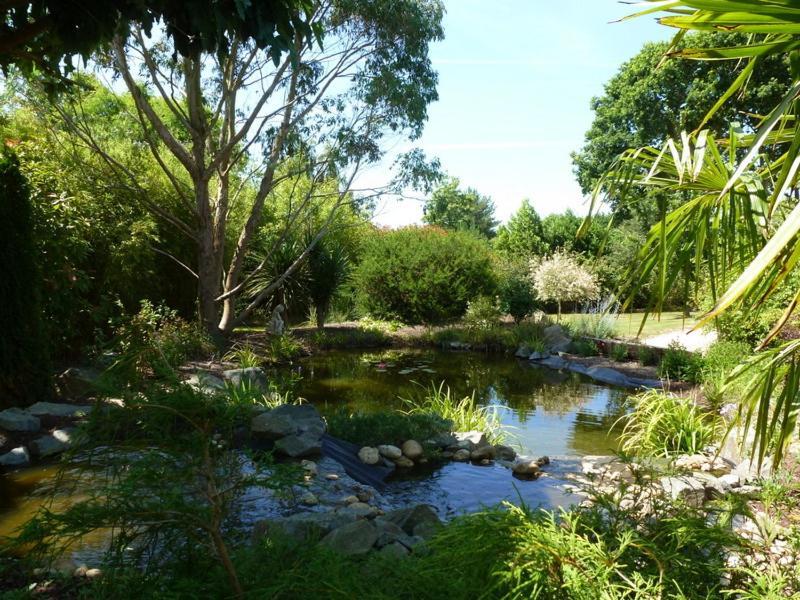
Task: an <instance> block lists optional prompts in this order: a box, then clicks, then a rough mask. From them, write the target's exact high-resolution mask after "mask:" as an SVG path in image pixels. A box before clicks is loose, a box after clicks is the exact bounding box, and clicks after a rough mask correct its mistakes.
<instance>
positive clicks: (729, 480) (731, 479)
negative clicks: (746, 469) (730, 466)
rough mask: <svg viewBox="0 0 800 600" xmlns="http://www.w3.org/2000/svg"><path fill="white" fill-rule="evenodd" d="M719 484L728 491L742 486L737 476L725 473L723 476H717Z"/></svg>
mask: <svg viewBox="0 0 800 600" xmlns="http://www.w3.org/2000/svg"><path fill="white" fill-rule="evenodd" d="M719 480H720V483H722V485H723V486H725V487H726V488H727V489H728V490H732V489H735V488H738V487H739V486H740V485H742V482H741V481H740V480H739V475H737V474H736V473H725V474H724V475H720V476H719Z"/></svg>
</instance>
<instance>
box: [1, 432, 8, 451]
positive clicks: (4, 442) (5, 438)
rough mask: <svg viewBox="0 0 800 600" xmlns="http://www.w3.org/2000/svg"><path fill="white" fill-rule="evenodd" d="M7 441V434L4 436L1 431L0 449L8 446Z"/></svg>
mask: <svg viewBox="0 0 800 600" xmlns="http://www.w3.org/2000/svg"><path fill="white" fill-rule="evenodd" d="M8 442H9V439H8V436H5V435H3V434H2V433H0V450H2V449H3V448H5V447H6V446H8Z"/></svg>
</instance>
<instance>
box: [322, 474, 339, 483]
mask: <svg viewBox="0 0 800 600" xmlns="http://www.w3.org/2000/svg"><path fill="white" fill-rule="evenodd" d="M325 479H327V480H328V481H336V480H337V479H339V476H338V475H337V474H336V473H325Z"/></svg>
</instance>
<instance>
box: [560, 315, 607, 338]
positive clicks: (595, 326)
mask: <svg viewBox="0 0 800 600" xmlns="http://www.w3.org/2000/svg"><path fill="white" fill-rule="evenodd" d="M616 318H617V316H616V315H615V314H612V313H606V312H598V313H585V314H582V315H580V316H579V317H578V318H577V319H574V320H572V321H570V322H569V323H568V324H567V328H568V329H569V330H570V332H571V333H572V335H575V336H587V337H593V338H598V339H613V338H615V337H617V331H616Z"/></svg>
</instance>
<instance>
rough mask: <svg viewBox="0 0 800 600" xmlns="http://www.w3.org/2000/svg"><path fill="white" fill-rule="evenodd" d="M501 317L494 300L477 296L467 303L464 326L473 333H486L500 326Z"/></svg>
mask: <svg viewBox="0 0 800 600" xmlns="http://www.w3.org/2000/svg"><path fill="white" fill-rule="evenodd" d="M501 316H502V315H501V313H500V308H499V307H498V306H497V300H496V299H495V298H491V297H489V296H479V297H478V298H476V299H474V300H470V301H469V302H468V303H467V312H466V313H465V314H464V326H465V327H466V328H467V329H470V330H473V331H488V330H491V329H494V328H495V327H497V326H498V325H500V317H501Z"/></svg>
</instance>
